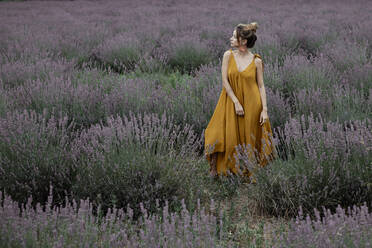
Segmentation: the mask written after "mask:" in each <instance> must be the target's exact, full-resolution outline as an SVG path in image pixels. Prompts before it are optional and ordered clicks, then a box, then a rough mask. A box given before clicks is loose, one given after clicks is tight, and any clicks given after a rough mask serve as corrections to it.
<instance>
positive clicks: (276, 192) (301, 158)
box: [252, 114, 372, 216]
mask: <svg viewBox="0 0 372 248" xmlns="http://www.w3.org/2000/svg"><path fill="white" fill-rule="evenodd" d="M275 133H277V135H276V137H279V136H280V137H282V138H283V140H282V142H284V147H285V148H286V149H285V150H286V156H287V160H276V161H274V162H273V163H272V164H271V165H270V166H267V167H265V168H261V169H260V170H258V171H257V181H258V183H257V185H255V186H254V187H253V188H252V190H253V192H254V193H253V195H254V199H255V200H256V201H257V202H258V203H259V205H260V206H261V209H262V210H263V211H264V212H268V213H270V214H274V215H284V216H286V215H287V216H294V215H295V214H296V212H297V211H298V208H299V207H300V206H302V207H303V210H304V212H306V213H310V211H311V210H312V209H313V208H314V207H315V208H319V207H321V206H325V207H326V208H330V209H332V210H334V209H335V208H336V207H337V205H338V204H340V205H341V206H343V207H347V206H350V205H353V204H361V203H362V202H364V201H366V202H367V204H370V202H371V200H372V199H371V195H372V194H371V187H370V178H371V176H372V175H371V172H372V167H371V166H372V164H371V162H370V161H371V155H372V153H371V151H372V148H371V146H370V144H372V136H371V133H372V132H371V121H370V119H366V120H363V121H350V122H347V123H339V122H327V123H326V122H325V121H324V120H323V118H322V116H321V115H319V118H314V117H313V116H312V114H311V115H310V116H308V117H307V118H305V116H302V118H301V120H300V121H298V120H296V119H291V120H290V121H289V122H287V123H286V125H285V127H284V128H277V129H276V130H275ZM277 139H278V138H275V140H276V141H275V142H276V144H277V143H279V140H277Z"/></svg>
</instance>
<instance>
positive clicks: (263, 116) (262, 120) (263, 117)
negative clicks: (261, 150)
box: [260, 110, 269, 126]
mask: <svg viewBox="0 0 372 248" xmlns="http://www.w3.org/2000/svg"><path fill="white" fill-rule="evenodd" d="M268 118H269V117H268V116H267V111H266V110H262V112H261V115H260V125H261V126H262V125H263V124H264V123H265V122H266V121H267V119H268Z"/></svg>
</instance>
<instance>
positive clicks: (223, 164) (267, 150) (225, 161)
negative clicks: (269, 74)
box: [204, 49, 277, 177]
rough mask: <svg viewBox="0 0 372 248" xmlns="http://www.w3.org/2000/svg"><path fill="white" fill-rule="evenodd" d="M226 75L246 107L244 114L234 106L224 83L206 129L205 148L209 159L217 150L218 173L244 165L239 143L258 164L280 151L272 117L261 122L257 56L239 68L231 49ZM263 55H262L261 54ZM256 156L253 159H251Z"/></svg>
mask: <svg viewBox="0 0 372 248" xmlns="http://www.w3.org/2000/svg"><path fill="white" fill-rule="evenodd" d="M230 52H231V53H230V57H229V62H228V69H227V77H228V81H229V84H230V86H231V88H232V90H233V91H234V94H235V95H236V97H237V98H238V100H239V102H240V104H241V105H242V107H243V110H244V115H242V116H241V115H237V114H236V112H235V106H234V103H233V101H232V100H231V98H230V96H229V95H228V94H227V92H226V90H225V87H222V91H221V93H220V96H219V99H218V102H217V105H216V108H215V110H214V113H213V115H212V117H211V119H210V121H209V123H208V126H207V128H206V130H205V142H204V143H205V145H204V151H205V156H206V159H207V160H208V161H209V162H210V161H211V154H212V153H215V152H217V154H218V155H217V173H218V174H219V175H220V174H221V173H223V174H224V175H225V176H226V175H227V171H228V170H229V171H230V172H231V173H233V174H237V173H238V169H237V168H239V169H240V168H241V167H239V166H238V164H237V163H236V159H235V156H236V152H237V150H236V148H237V145H241V147H245V148H246V151H248V152H247V153H245V154H248V155H249V156H248V157H249V158H250V161H254V163H255V164H256V165H260V166H262V167H263V166H266V165H267V163H268V162H269V161H272V160H273V159H275V158H276V156H277V152H276V150H275V145H274V143H273V139H272V130H271V125H270V121H269V119H266V121H265V123H264V124H263V125H262V126H261V125H260V123H259V121H260V114H261V111H262V102H261V96H260V92H259V88H258V84H257V80H256V64H255V62H254V60H255V59H256V57H258V58H261V56H260V55H258V54H254V55H255V56H254V59H253V61H252V62H251V63H250V64H249V65H248V66H247V67H246V68H245V69H244V70H243V71H241V72H240V71H238V69H237V64H236V61H235V58H234V54H233V53H232V49H230ZM261 59H262V58H261ZM252 158H253V159H254V160H251V159H252ZM242 172H243V174H244V175H247V176H248V177H250V176H251V175H252V173H253V172H252V171H250V170H247V167H245V168H244V169H243V170H242Z"/></svg>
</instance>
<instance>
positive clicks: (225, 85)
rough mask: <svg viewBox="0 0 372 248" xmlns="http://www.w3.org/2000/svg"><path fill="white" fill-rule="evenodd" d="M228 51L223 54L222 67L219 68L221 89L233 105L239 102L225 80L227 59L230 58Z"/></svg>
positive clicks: (226, 79)
mask: <svg viewBox="0 0 372 248" xmlns="http://www.w3.org/2000/svg"><path fill="white" fill-rule="evenodd" d="M230 55H231V54H230V51H229V50H227V51H226V52H225V53H224V54H223V58H222V67H221V74H222V87H225V90H226V93H227V95H228V96H229V97H230V98H231V100H232V101H233V103H237V102H239V100H238V98H237V97H236V96H235V94H234V91H233V90H232V88H231V86H230V84H229V80H228V78H227V68H228V66H229V58H230Z"/></svg>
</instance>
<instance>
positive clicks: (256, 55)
mask: <svg viewBox="0 0 372 248" xmlns="http://www.w3.org/2000/svg"><path fill="white" fill-rule="evenodd" d="M256 58H260V59H261V61H262V69H264V63H263V59H262V58H261V55H259V54H258V53H255V54H254V59H256Z"/></svg>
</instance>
